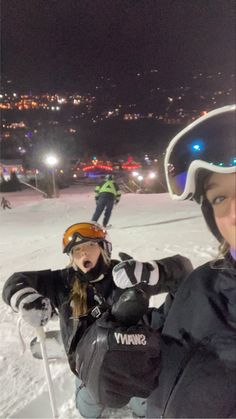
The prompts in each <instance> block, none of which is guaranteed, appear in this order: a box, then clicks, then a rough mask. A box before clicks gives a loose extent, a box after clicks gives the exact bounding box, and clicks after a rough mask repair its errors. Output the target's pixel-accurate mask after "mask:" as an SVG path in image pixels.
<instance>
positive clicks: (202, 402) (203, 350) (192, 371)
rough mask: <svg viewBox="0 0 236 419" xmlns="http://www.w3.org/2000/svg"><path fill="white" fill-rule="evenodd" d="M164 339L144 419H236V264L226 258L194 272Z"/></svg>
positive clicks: (180, 295) (178, 299)
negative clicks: (159, 370)
mask: <svg viewBox="0 0 236 419" xmlns="http://www.w3.org/2000/svg"><path fill="white" fill-rule="evenodd" d="M156 315H158V313H157V312H156ZM162 337H163V342H162V367H161V373H160V375H159V384H158V387H157V388H156V389H155V390H154V391H153V393H152V394H151V396H150V397H149V399H148V407H147V417H149V418H160V417H161V418H235V417H236V264H235V261H233V259H232V258H231V257H230V256H227V257H226V259H224V260H218V261H217V262H211V263H206V264H205V265H203V266H201V267H199V268H197V269H196V270H194V271H193V272H192V274H191V275H190V276H189V278H188V279H187V280H186V281H185V282H184V283H183V284H182V285H181V286H180V287H179V289H178V291H177V293H176V295H175V298H174V302H173V304H172V306H171V308H170V310H169V312H168V315H167V317H166V320H165V324H164V327H163V330H162Z"/></svg>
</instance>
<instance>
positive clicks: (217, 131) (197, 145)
mask: <svg viewBox="0 0 236 419" xmlns="http://www.w3.org/2000/svg"><path fill="white" fill-rule="evenodd" d="M235 167H236V121H235V106H227V107H224V108H221V109H219V110H216V111H212V112H210V113H209V114H208V115H207V116H206V117H202V118H200V119H199V120H197V121H195V122H194V123H193V124H191V125H190V126H189V127H187V128H185V129H184V130H183V131H181V132H180V133H179V134H178V135H177V136H176V137H175V138H174V139H173V140H172V141H171V143H170V145H169V147H168V149H167V153H166V159H165V171H166V177H167V183H168V187H169V190H170V193H171V194H172V195H175V196H176V197H181V198H182V199H185V198H187V197H188V195H189V194H190V193H192V194H194V192H195V180H194V179H189V177H191V176H192V177H193V178H194V176H195V172H196V170H197V169H199V168H203V169H208V170H211V171H218V172H219V173H229V172H230V171H233V170H234V168H235ZM177 199H178V198H177Z"/></svg>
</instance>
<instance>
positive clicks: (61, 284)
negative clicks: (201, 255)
mask: <svg viewBox="0 0 236 419" xmlns="http://www.w3.org/2000/svg"><path fill="white" fill-rule="evenodd" d="M117 263H119V261H117V260H111V264H110V266H109V269H108V270H107V272H106V274H105V275H104V277H103V278H102V279H99V280H97V281H96V280H93V282H92V283H89V284H88V286H87V302H88V308H89V309H92V308H94V307H95V306H97V305H98V303H97V301H96V300H95V299H94V296H95V294H97V295H98V296H102V297H103V298H104V299H105V301H106V302H107V303H108V304H109V305H112V303H113V302H114V301H116V300H117V299H118V298H119V296H120V295H121V293H122V292H123V291H122V290H120V289H118V288H117V287H116V286H115V283H114V282H113V278H112V269H113V267H114V266H115V265H116V264H117ZM157 263H158V266H159V274H160V277H159V282H158V284H157V286H155V287H150V295H151V294H157V293H161V292H168V291H170V292H171V293H175V291H176V289H177V288H178V286H179V284H180V283H181V282H182V281H184V280H185V279H186V278H187V276H188V274H189V273H190V272H191V271H192V265H191V262H190V261H189V259H187V258H185V257H183V256H180V255H176V256H173V257H168V258H164V259H161V260H159V261H157ZM75 275H76V276H77V277H78V279H80V274H79V272H78V271H75V270H74V269H73V268H67V269H61V270H56V271H51V270H44V271H34V272H16V273H14V274H13V275H12V276H11V277H10V278H9V279H8V280H7V281H6V283H5V285H4V287H3V293H2V297H3V300H4V301H5V303H6V304H8V305H10V301H11V297H12V296H13V295H14V294H15V293H16V292H17V291H19V290H22V289H24V288H27V287H31V288H33V289H34V290H36V291H37V292H38V293H39V294H41V295H43V296H45V297H48V298H49V299H50V301H51V304H52V306H53V307H54V308H55V309H56V311H57V312H58V315H59V320H60V329H61V334H62V340H63V343H64V347H65V350H66V353H67V356H68V361H69V364H70V367H71V370H72V371H73V372H74V373H75V374H76V372H75V350H76V346H77V344H78V341H79V340H80V338H81V336H82V335H83V333H84V331H85V330H86V329H87V328H88V327H89V326H90V325H91V324H92V323H93V322H94V321H95V318H94V317H93V316H92V315H91V314H90V315H88V316H84V317H82V318H80V319H79V320H78V321H76V320H74V319H73V318H72V309H71V306H70V302H71V300H70V293H71V287H72V284H73V281H74V277H75Z"/></svg>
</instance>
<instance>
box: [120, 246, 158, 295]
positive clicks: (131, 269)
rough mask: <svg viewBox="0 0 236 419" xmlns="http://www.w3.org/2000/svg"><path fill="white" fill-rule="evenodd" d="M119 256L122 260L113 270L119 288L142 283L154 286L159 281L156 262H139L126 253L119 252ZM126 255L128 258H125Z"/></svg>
mask: <svg viewBox="0 0 236 419" xmlns="http://www.w3.org/2000/svg"><path fill="white" fill-rule="evenodd" d="M119 256H120V258H121V259H122V262H120V263H118V265H116V266H115V267H114V268H113V270H112V274H113V280H114V283H115V284H116V286H117V287H118V288H122V289H125V288H130V287H134V286H135V285H137V284H140V283H143V284H147V285H149V286H154V285H156V284H157V283H158V281H159V268H158V264H157V263H156V262H154V261H151V262H139V261H137V260H134V259H131V258H130V256H129V255H126V254H125V253H119ZM125 257H126V259H127V260H123V259H124V258H125ZM128 258H129V259H128Z"/></svg>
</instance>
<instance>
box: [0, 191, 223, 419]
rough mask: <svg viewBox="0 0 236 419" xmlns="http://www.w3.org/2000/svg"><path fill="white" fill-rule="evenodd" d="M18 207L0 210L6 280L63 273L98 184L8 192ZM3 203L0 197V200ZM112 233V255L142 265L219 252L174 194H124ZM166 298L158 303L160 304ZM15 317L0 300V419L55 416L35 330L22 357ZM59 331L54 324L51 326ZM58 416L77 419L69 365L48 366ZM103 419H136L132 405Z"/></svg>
mask: <svg viewBox="0 0 236 419" xmlns="http://www.w3.org/2000/svg"><path fill="white" fill-rule="evenodd" d="M4 196H5V197H6V198H7V199H9V200H10V202H11V204H12V210H5V211H4V210H3V209H2V208H1V212H0V221H1V223H0V242H1V247H0V272H1V276H0V278H1V279H0V280H1V289H2V286H3V284H4V282H5V281H6V279H7V278H8V277H9V276H10V275H11V274H12V273H13V272H16V271H27V270H40V269H48V268H51V269H58V268H63V267H65V266H66V265H67V263H68V257H67V256H66V255H63V254H62V244H61V242H62V234H63V232H64V230H65V229H66V228H67V227H68V226H69V225H71V224H73V223H76V222H81V221H87V220H90V219H91V216H92V213H93V211H94V209H95V202H94V194H93V187H92V186H90V187H89V186H79V185H75V186H72V187H70V188H68V189H65V190H63V191H61V194H60V197H59V198H56V199H45V198H43V197H42V196H41V195H40V194H38V193H37V192H35V191H33V190H24V191H22V192H15V193H5V194H4ZM0 199H1V196H0ZM111 223H112V228H111V230H110V231H109V235H110V237H111V239H112V243H113V258H117V257H118V253H119V252H120V251H123V252H126V253H128V254H131V255H132V256H133V257H134V258H136V259H139V260H141V261H147V260H152V259H159V258H163V257H167V256H171V255H174V254H177V253H180V254H182V255H185V256H187V257H189V258H190V259H191V261H192V263H193V265H194V267H196V266H198V265H201V264H202V263H205V262H206V261H208V260H210V259H212V258H213V257H214V256H215V255H216V254H217V242H216V240H215V239H214V238H213V237H212V235H211V234H210V233H209V232H208V230H207V227H206V226H205V223H204V220H203V218H202V216H201V212H200V208H199V207H198V206H197V204H195V203H194V202H190V201H185V202H176V201H172V200H171V199H170V197H169V195H168V194H166V193H165V194H146V195H144V194H123V195H122V198H121V201H120V203H119V205H117V206H116V207H115V208H114V210H113V213H112V217H111ZM163 298H164V296H163V295H161V296H157V297H155V298H153V300H152V302H151V304H152V305H155V306H158V305H159V304H160V303H161V302H162V301H163ZM17 317H18V316H17V315H16V314H15V313H13V312H12V310H11V309H10V308H9V307H8V306H7V305H5V304H4V303H3V301H2V300H1V301H0V319H1V332H0V388H1V392H0V417H1V418H4V419H5V418H48V417H52V415H51V410H50V404H49V398H48V393H47V385H46V381H45V376H44V369H43V363H42V361H40V360H36V359H34V358H33V357H32V355H31V352H30V350H29V343H30V341H31V339H32V338H33V337H35V331H34V330H33V329H32V328H31V327H30V326H28V325H26V324H23V327H22V334H23V337H24V340H25V342H26V350H25V352H24V353H22V347H21V345H20V341H19V337H18V333H17ZM56 328H58V323H57V322H52V321H51V322H50V323H49V325H48V326H47V327H46V329H48V330H49V329H50V330H51V329H56ZM50 368H51V373H52V377H53V383H54V387H55V392H56V399H57V404H58V407H59V417H60V419H66V418H79V417H80V416H79V413H78V411H77V410H76V409H75V406H74V377H73V375H72V373H71V372H70V370H69V367H68V365H67V362H66V361H64V362H63V361H62V362H52V363H51V364H50ZM103 416H104V417H107V418H111V417H120V418H125V417H132V413H131V410H130V409H129V408H128V407H125V408H123V409H119V410H114V409H113V410H111V409H106V410H105V412H104V414H103Z"/></svg>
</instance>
